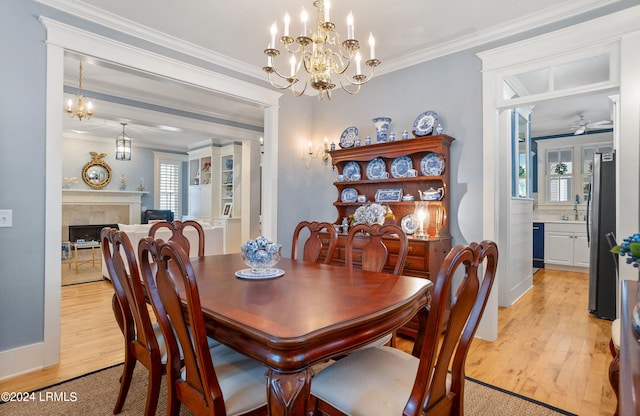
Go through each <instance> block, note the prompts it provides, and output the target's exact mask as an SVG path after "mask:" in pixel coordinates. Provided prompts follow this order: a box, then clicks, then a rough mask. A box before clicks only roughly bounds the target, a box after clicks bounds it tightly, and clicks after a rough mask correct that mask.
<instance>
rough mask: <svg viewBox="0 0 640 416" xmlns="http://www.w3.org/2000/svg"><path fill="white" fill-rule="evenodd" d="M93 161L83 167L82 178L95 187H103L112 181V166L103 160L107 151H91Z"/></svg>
mask: <svg viewBox="0 0 640 416" xmlns="http://www.w3.org/2000/svg"><path fill="white" fill-rule="evenodd" d="M89 153H90V154H91V161H90V162H87V163H86V164H85V165H84V167H83V168H82V180H83V181H84V183H86V184H87V185H89V186H90V187H92V188H93V189H102V188H104V187H105V186H107V185H108V184H109V182H111V167H110V166H109V165H107V163H106V162H105V161H104V160H102V158H103V157H105V156H106V155H107V154H106V153H96V152H89Z"/></svg>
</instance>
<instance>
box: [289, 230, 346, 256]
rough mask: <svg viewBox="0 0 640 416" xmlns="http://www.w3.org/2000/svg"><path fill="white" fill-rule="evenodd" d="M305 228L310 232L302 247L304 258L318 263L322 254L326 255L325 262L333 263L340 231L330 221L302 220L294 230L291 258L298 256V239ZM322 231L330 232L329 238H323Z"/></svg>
mask: <svg viewBox="0 0 640 416" xmlns="http://www.w3.org/2000/svg"><path fill="white" fill-rule="evenodd" d="M303 230H306V231H307V232H308V233H309V236H308V237H307V239H306V241H305V242H304V246H303V248H302V260H305V261H310V262H313V263H317V262H318V260H319V259H321V255H324V260H323V263H325V264H329V263H331V260H332V258H333V252H334V251H335V249H336V245H337V243H338V232H337V231H336V229H335V228H334V226H333V224H331V223H328V222H318V221H313V222H309V221H302V222H300V223H299V224H298V225H297V226H296V229H295V230H294V232H293V243H292V245H291V258H292V259H297V258H298V240H299V238H300V234H301V233H302V232H303ZM322 232H325V233H327V234H328V239H325V240H323V237H322V236H321V235H320V233H322ZM323 250H324V252H323Z"/></svg>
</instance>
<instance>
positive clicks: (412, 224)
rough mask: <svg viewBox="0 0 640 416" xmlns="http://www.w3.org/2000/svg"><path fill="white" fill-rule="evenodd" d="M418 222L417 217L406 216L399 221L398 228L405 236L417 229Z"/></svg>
mask: <svg viewBox="0 0 640 416" xmlns="http://www.w3.org/2000/svg"><path fill="white" fill-rule="evenodd" d="M419 225H420V222H419V221H418V217H416V216H415V215H414V214H407V215H405V216H404V217H402V219H401V220H400V226H401V227H402V231H404V232H405V233H406V234H413V233H415V232H416V230H417V229H418V226H419Z"/></svg>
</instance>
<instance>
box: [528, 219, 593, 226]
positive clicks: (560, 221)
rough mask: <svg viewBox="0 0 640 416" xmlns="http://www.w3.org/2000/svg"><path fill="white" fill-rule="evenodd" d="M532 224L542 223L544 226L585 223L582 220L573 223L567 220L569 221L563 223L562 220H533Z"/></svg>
mask: <svg viewBox="0 0 640 416" xmlns="http://www.w3.org/2000/svg"><path fill="white" fill-rule="evenodd" d="M533 222H544V223H545V224H583V225H584V223H585V221H584V220H582V221H574V220H569V221H564V220H535V219H534V220H533Z"/></svg>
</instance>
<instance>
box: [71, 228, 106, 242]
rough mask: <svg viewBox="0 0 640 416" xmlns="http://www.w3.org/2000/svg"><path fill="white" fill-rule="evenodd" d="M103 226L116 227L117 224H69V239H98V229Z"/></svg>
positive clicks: (100, 229)
mask: <svg viewBox="0 0 640 416" xmlns="http://www.w3.org/2000/svg"><path fill="white" fill-rule="evenodd" d="M105 227H111V228H118V224H90V225H89V224H86V225H70V226H69V241H72V242H76V241H78V240H84V241H100V231H102V229H103V228H105Z"/></svg>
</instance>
